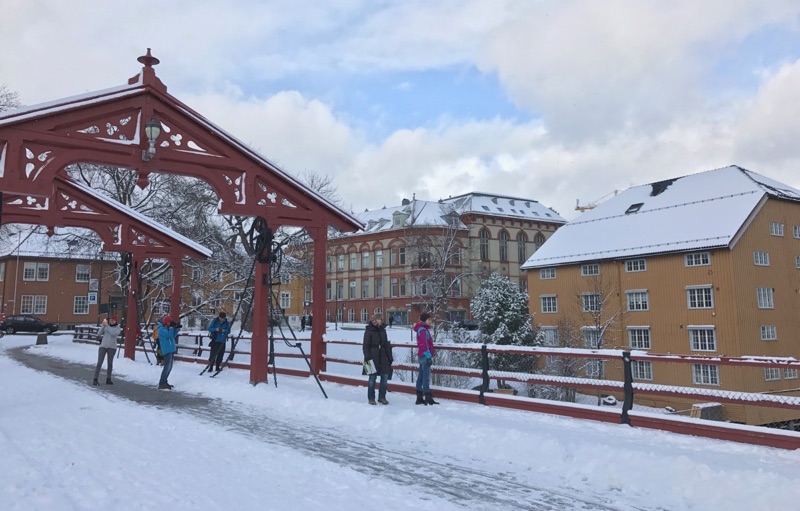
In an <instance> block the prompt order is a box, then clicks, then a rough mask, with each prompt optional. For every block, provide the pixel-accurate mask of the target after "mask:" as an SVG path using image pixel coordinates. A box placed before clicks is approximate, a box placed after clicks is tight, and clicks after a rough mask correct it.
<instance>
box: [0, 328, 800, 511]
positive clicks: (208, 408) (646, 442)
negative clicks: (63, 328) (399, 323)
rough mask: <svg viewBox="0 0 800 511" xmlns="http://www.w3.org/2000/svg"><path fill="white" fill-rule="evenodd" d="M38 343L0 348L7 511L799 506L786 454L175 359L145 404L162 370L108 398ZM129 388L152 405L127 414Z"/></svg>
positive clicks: (53, 340) (122, 363)
mask: <svg viewBox="0 0 800 511" xmlns="http://www.w3.org/2000/svg"><path fill="white" fill-rule="evenodd" d="M389 335H390V338H391V339H392V340H393V342H400V341H406V340H407V339H408V335H409V331H408V330H407V329H406V330H403V329H397V328H395V329H392V330H390V331H389ZM361 336H362V332H361V331H360V330H354V331H347V330H341V329H340V330H334V329H333V326H332V325H331V328H329V332H328V338H331V339H348V340H359V339H360V338H361ZM33 343H35V336H24V335H15V336H6V337H4V338H3V339H2V341H1V342H0V386H2V388H4V389H6V391H4V392H2V393H0V410H2V411H3V412H2V414H0V451H2V453H3V462H2V463H0V481H2V484H0V502H3V509H4V510H20V511H23V510H24V511H31V510H33V511H39V510H42V511H61V510H65V511H78V510H90V509H92V510H93V509H132V510H138V509H141V510H151V509H173V510H183V509H186V510H190V509H191V510H206V509H208V510H220V509H241V510H249V509H254V510H255V509H258V510H287V511H289V510H292V511H294V510H300V509H302V510H308V511H315V510H325V511H331V510H347V511H360V510H371V509H376V508H380V509H385V510H387V511H393V510H404V509H419V510H432V511H433V510H435V511H450V510H465V509H469V510H470V511H484V510H485V511H489V510H491V511H501V510H506V509H508V510H512V509H513V510H515V511H516V510H520V509H535V510H537V511H574V510H583V511H656V510H660V511H664V510H669V511H684V510H685V511H716V510H725V511H752V510H759V511H760V510H790V509H795V508H796V507H797V502H798V499H800V476H799V475H798V474H800V471H798V467H800V452H798V451H784V450H779V449H771V448H766V447H758V446H751V445H744V444H736V443H731V442H723V441H717V440H710V439H702V438H695V437H691V436H684V435H677V434H672V433H666V432H660V431H653V430H647V429H636V428H630V427H628V426H624V425H620V424H604V423H598V422H592V421H585V420H574V419H568V418H563V417H554V416H549V415H544V414H537V413H531V412H520V411H512V410H502V409H496V408H487V407H482V406H479V405H477V404H467V403H457V402H452V401H448V400H444V399H440V401H441V404H440V405H439V406H436V407H423V406H415V405H414V398H413V396H411V395H409V394H398V393H393V392H390V393H389V394H388V396H387V397H388V399H389V401H390V404H389V406H385V407H384V406H370V405H369V404H367V402H366V395H365V394H366V390H365V388H364V387H350V386H342V385H334V384H331V383H325V384H324V386H325V390H326V392H327V393H328V396H329V399H324V398H323V397H322V395H321V393H320V391H319V389H318V388H317V386H316V384H315V382H314V380H313V378H293V377H288V376H281V375H279V376H278V386H277V388H276V387H275V386H274V385H273V383H272V381H270V383H269V384H267V385H264V384H262V385H258V386H256V387H253V386H251V385H249V384H248V383H247V380H248V376H249V374H248V373H247V372H246V371H242V370H226V371H223V372H222V373H221V374H220V375H219V376H218V377H217V378H214V379H211V378H206V377H201V376H198V373H199V370H200V368H199V366H197V365H196V364H188V363H182V362H178V363H176V364H175V368H174V369H173V372H172V375H171V377H170V383H172V384H173V385H175V390H174V391H172V392H169V391H158V390H155V389H154V388H153V387H154V386H155V384H156V382H157V380H158V375H159V371H160V368H158V367H157V366H152V365H149V364H148V363H147V361H146V360H145V359H144V357H142V356H141V355H139V356H138V358H137V360H136V361H130V360H127V359H124V358H118V359H116V361H115V370H114V380H115V382H116V383H115V385H114V386H113V387H109V386H106V385H104V384H102V383H101V385H100V386H99V387H92V386H91V385H90V384H89V379H90V378H91V373H90V368H91V367H92V366H93V364H94V361H95V360H96V353H97V348H96V347H95V346H91V345H86V344H74V343H72V342H71V337H70V336H68V335H51V336H50V343H49V344H48V345H45V346H30V345H31V344H33ZM279 344H280V343H279ZM25 346H30V348H29V352H30V353H32V354H33V355H34V357H36V358H37V359H38V360H41V358H39V357H54V358H55V359H56V360H50V361H49V362H46V363H45V364H44V367H45V370H44V371H36V370H33V369H30V368H29V367H27V366H26V365H23V364H22V363H20V362H18V361H17V360H16V359H14V358H12V357H11V356H10V352H9V350H11V349H14V348H17V347H25ZM395 350H398V348H395ZM397 356H398V353H395V357H397ZM278 364H279V365H280V364H281V362H280V361H279V362H278ZM80 371H82V373H81V374H82V375H83V376H79V377H75V373H76V372H80ZM57 375H72V378H66V379H65V378H62V377H60V376H57ZM103 375H104V373H103ZM103 379H104V378H103V377H102V376H101V381H103ZM136 385H142V386H143V387H142V389H144V392H147V391H149V392H150V397H148V399H151V400H155V402H153V403H151V404H144V403H135V402H133V401H130V400H128V399H125V398H124V397H123V394H124V393H125V392H127V391H130V389H131V388H132V387H134V386H136ZM148 389H149V390H148ZM152 394H155V397H153V396H152ZM140 395H145V394H140ZM208 399H210V400H211V401H207V400H208ZM179 400H180V402H179ZM181 403H182V404H181ZM634 411H635V410H634ZM65 440H68V441H65Z"/></svg>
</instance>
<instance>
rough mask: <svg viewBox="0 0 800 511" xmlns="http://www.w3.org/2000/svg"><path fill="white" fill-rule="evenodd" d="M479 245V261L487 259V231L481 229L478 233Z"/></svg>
mask: <svg viewBox="0 0 800 511" xmlns="http://www.w3.org/2000/svg"><path fill="white" fill-rule="evenodd" d="M480 239H481V241H480V247H481V261H488V260H489V231H488V230H487V229H481V234H480Z"/></svg>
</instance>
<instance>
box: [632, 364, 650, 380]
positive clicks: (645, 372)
mask: <svg viewBox="0 0 800 511" xmlns="http://www.w3.org/2000/svg"><path fill="white" fill-rule="evenodd" d="M631 373H632V376H633V379H634V380H652V379H653V363H652V362H648V361H645V360H633V361H631Z"/></svg>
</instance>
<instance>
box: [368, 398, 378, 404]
mask: <svg viewBox="0 0 800 511" xmlns="http://www.w3.org/2000/svg"><path fill="white" fill-rule="evenodd" d="M369 404H371V405H375V404H377V403H376V402H375V400H374V399H370V400H369Z"/></svg>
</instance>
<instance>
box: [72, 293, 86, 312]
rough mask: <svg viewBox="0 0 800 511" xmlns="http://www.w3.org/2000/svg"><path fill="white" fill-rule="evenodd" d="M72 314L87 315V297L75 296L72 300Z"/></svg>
mask: <svg viewBox="0 0 800 511" xmlns="http://www.w3.org/2000/svg"><path fill="white" fill-rule="evenodd" d="M72 313H73V314H89V297H88V296H76V297H74V299H73V300H72Z"/></svg>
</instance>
